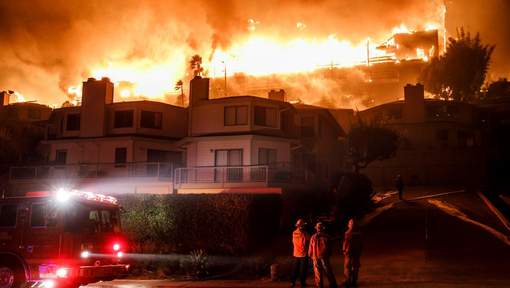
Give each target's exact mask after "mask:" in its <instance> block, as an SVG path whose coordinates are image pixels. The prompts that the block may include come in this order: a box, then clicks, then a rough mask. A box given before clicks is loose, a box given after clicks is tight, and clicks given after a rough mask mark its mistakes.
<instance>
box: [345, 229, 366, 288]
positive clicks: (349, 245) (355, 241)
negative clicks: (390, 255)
mask: <svg viewBox="0 0 510 288" xmlns="http://www.w3.org/2000/svg"><path fill="white" fill-rule="evenodd" d="M362 248H363V239H362V234H361V231H360V229H359V226H358V225H357V223H356V222H355V221H354V219H350V220H349V224H348V229H347V231H345V236H344V244H343V249H342V250H343V252H344V276H345V282H344V287H356V285H357V281H358V273H359V267H360V257H361V250H362Z"/></svg>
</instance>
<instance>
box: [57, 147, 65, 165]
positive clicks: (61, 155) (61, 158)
mask: <svg viewBox="0 0 510 288" xmlns="http://www.w3.org/2000/svg"><path fill="white" fill-rule="evenodd" d="M66 162H67V150H64V149H63V150H57V151H55V163H57V164H66Z"/></svg>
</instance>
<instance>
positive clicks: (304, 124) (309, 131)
mask: <svg viewBox="0 0 510 288" xmlns="http://www.w3.org/2000/svg"><path fill="white" fill-rule="evenodd" d="M314 122H315V121H314V118H313V117H310V116H308V117H303V118H301V136H303V137H314V136H315V129H314V124H315V123H314Z"/></svg>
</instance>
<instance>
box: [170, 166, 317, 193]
mask: <svg viewBox="0 0 510 288" xmlns="http://www.w3.org/2000/svg"><path fill="white" fill-rule="evenodd" d="M173 179H174V187H175V188H176V189H180V188H227V187H268V186H270V185H276V184H283V183H306V182H307V181H306V180H307V177H306V175H305V173H304V171H301V170H298V169H292V168H291V166H290V163H278V164H273V165H247V166H202V167H187V168H176V169H175V172H174V178H173Z"/></svg>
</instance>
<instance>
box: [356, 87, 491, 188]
mask: <svg viewBox="0 0 510 288" xmlns="http://www.w3.org/2000/svg"><path fill="white" fill-rule="evenodd" d="M404 96H405V99H404V100H403V101H395V102H390V103H386V104H382V105H379V106H376V107H373V108H370V109H367V110H363V111H360V112H358V115H357V116H356V117H360V118H361V119H362V120H363V121H365V122H375V123H379V124H380V125H383V126H384V127H388V128H390V129H393V130H395V131H396V132H397V133H398V134H399V135H400V137H401V143H400V147H399V150H398V151H397V154H396V157H394V158H391V159H388V160H384V161H376V162H375V163H372V164H370V165H369V166H368V167H367V168H366V169H365V170H364V171H363V172H364V173H366V174H367V175H368V176H369V177H370V178H371V180H372V181H373V182H374V184H376V185H386V186H391V185H393V183H394V179H395V176H396V175H398V174H401V175H402V177H403V178H404V181H405V182H406V183H407V184H411V185H435V184H463V185H464V184H475V183H476V182H479V181H480V180H481V177H483V175H482V174H483V173H480V171H482V170H483V169H480V165H482V164H483V161H482V153H481V150H482V149H481V145H480V144H481V139H480V137H481V136H480V127H479V126H478V120H477V118H478V109H477V107H476V106H474V105H471V104H468V103H465V102H458V101H444V100H437V99H425V97H424V90H423V85H420V84H417V85H407V86H406V87H405V88H404Z"/></svg>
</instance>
